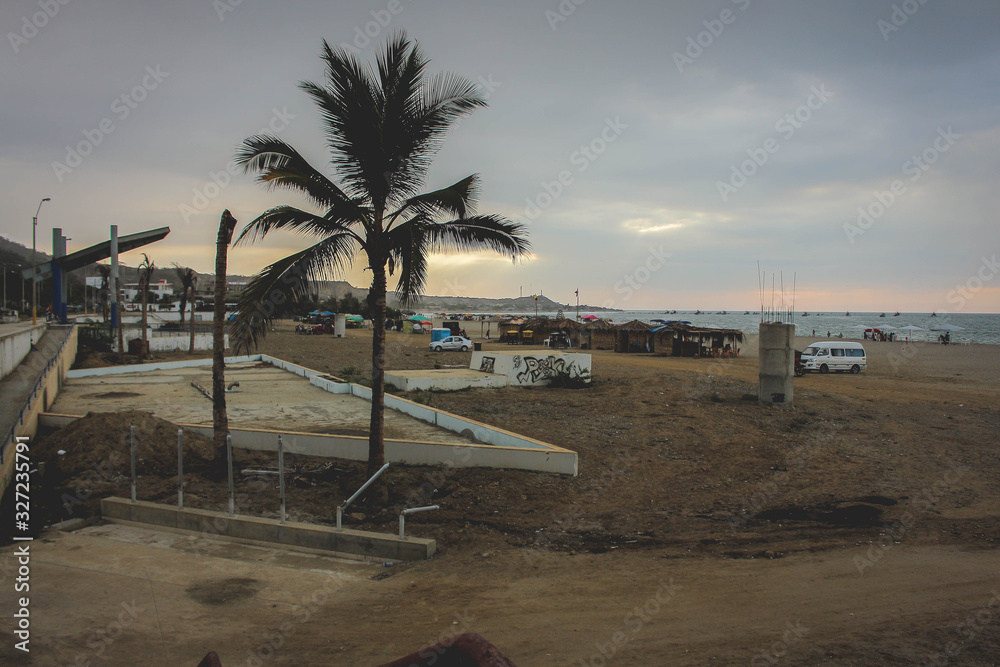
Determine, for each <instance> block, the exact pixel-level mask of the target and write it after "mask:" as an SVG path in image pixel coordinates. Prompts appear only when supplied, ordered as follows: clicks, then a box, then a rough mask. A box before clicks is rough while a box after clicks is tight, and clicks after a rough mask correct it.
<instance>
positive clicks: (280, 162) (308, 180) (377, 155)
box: [231, 33, 530, 503]
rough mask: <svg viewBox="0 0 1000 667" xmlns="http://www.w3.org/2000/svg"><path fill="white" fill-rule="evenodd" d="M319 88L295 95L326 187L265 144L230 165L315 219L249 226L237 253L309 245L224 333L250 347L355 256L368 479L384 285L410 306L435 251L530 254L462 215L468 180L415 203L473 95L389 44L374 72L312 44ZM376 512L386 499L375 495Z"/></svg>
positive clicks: (287, 218)
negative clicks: (364, 290) (361, 267)
mask: <svg viewBox="0 0 1000 667" xmlns="http://www.w3.org/2000/svg"><path fill="white" fill-rule="evenodd" d="M321 57H322V59H323V61H324V63H325V65H326V73H325V74H326V76H325V81H324V82H323V84H318V83H312V82H303V83H301V84H299V87H300V88H301V89H302V90H304V91H305V92H306V93H307V94H308V95H309V96H310V97H311V98H312V100H313V102H315V104H316V106H317V107H318V108H319V110H320V114H321V116H322V119H323V124H324V129H325V132H326V142H327V147H328V149H329V151H330V161H331V163H332V166H333V168H334V170H335V171H336V173H337V175H338V177H339V181H340V182H339V184H336V183H334V182H333V181H331V180H330V179H329V178H327V177H326V176H325V175H324V174H323V173H322V172H320V171H318V170H317V169H315V168H314V167H312V166H311V165H310V164H309V163H308V162H307V161H306V160H305V158H303V157H302V155H300V154H299V153H298V152H297V151H296V150H295V149H294V148H292V147H291V146H289V145H288V144H286V143H285V142H284V141H281V140H280V139H278V138H277V137H274V136H270V135H255V136H252V137H249V138H248V139H246V140H245V141H244V142H243V146H242V147H241V148H240V150H239V151H238V153H237V156H236V161H237V163H238V164H240V165H242V166H243V167H244V169H245V170H246V171H247V172H248V173H251V172H253V173H256V174H257V175H258V180H259V181H260V182H261V183H264V184H265V185H267V186H269V187H270V188H279V187H282V188H288V189H290V190H296V191H298V192H300V193H302V194H304V195H306V197H307V198H308V199H309V200H310V202H311V203H312V204H314V205H315V206H316V207H317V208H319V209H321V212H319V213H313V212H310V211H304V210H301V209H299V208H295V207H293V206H277V207H275V208H272V209H270V210H267V211H265V212H264V213H262V214H261V215H260V216H259V217H257V218H256V219H255V220H253V221H252V222H250V223H249V224H248V225H247V226H246V227H245V228H244V229H243V231H242V233H241V234H240V236H239V238H238V239H237V241H236V243H237V244H239V243H242V242H253V241H256V240H258V239H261V238H263V237H264V236H266V235H267V234H268V233H270V232H272V231H274V230H278V229H282V230H288V231H293V232H297V233H299V234H302V235H305V236H308V237H311V238H312V239H313V240H314V244H313V245H311V246H309V247H308V248H306V249H304V250H301V251H299V252H296V253H294V254H292V255H289V256H288V257H285V258H284V259H281V260H278V261H277V262H275V263H273V264H271V265H270V266H267V267H265V268H264V269H263V270H262V271H261V272H260V273H259V274H258V275H257V276H255V277H254V278H253V279H252V280H251V281H250V283H249V284H248V285H247V287H246V289H245V290H244V291H243V295H242V298H241V300H240V307H239V310H240V312H239V314H238V316H237V319H236V322H235V323H234V326H233V327H232V329H231V331H232V333H233V335H234V338H235V339H236V344H237V345H238V346H240V347H241V349H250V348H251V347H254V346H256V345H257V344H258V343H259V342H260V341H261V340H262V339H263V337H264V335H265V334H266V331H267V324H268V322H269V321H270V319H271V317H272V314H273V313H274V309H275V306H276V305H280V304H281V303H283V302H284V301H285V300H286V299H287V298H291V299H300V298H303V297H306V296H307V295H308V294H309V284H310V281H314V280H323V279H328V278H330V277H333V276H335V275H337V274H339V273H342V272H343V271H344V270H345V269H346V268H347V267H348V266H349V265H350V264H351V263H352V262H353V261H354V258H355V257H356V256H360V257H361V259H362V261H364V262H365V267H366V270H370V271H371V272H372V279H371V288H370V289H369V292H368V303H369V306H370V310H371V318H372V324H373V327H372V329H373V335H372V356H371V359H372V408H371V425H370V431H369V447H368V473H369V475H371V474H373V473H374V472H376V471H377V470H378V469H379V468H380V467H382V465H383V464H384V461H385V451H384V439H383V438H384V412H385V387H384V384H383V380H384V375H385V311H386V291H387V280H388V277H390V276H393V275H394V274H395V273H396V272H397V271H398V272H399V278H398V284H397V287H396V291H397V294H398V295H399V297H400V301H401V302H402V303H403V304H410V303H412V302H413V300H414V299H415V298H416V297H417V296H419V294H420V293H421V291H422V290H423V287H424V284H425V281H426V278H427V262H428V255H429V254H430V253H431V252H433V251H435V250H455V251H478V250H489V251H493V252H497V253H500V254H502V255H506V256H508V257H510V258H512V259H514V260H516V259H518V258H520V257H524V256H525V255H526V254H527V252H528V250H529V247H530V246H529V243H528V241H527V240H526V238H525V229H524V227H523V225H521V224H519V223H515V222H512V221H509V220H507V219H505V218H502V217H500V216H497V215H475V214H474V213H473V210H474V205H475V198H476V191H477V185H478V177H477V176H476V175H472V176H467V177H466V178H463V179H462V180H460V181H458V182H457V183H454V184H453V185H449V186H447V187H445V188H442V189H440V190H434V191H431V192H426V193H423V194H418V193H419V191H420V190H421V189H422V188H423V185H424V179H425V178H426V175H427V170H428V168H429V167H430V164H431V162H432V159H433V156H434V154H435V153H436V151H437V149H438V148H439V147H440V145H441V143H442V141H443V139H444V137H445V134H446V133H447V131H448V129H449V127H450V126H451V125H452V124H453V123H454V122H455V121H456V120H457V119H459V118H460V117H461V116H463V115H465V114H468V113H471V112H472V111H474V110H475V109H476V108H477V107H482V106H486V101H485V99H484V98H483V97H482V96H481V94H480V93H479V91H478V90H477V88H476V86H475V85H474V84H473V83H471V82H470V81H468V80H466V79H464V78H462V77H459V76H456V75H453V74H439V75H436V76H433V77H427V76H426V75H425V72H424V70H425V68H426V67H427V63H428V61H427V60H426V59H425V58H424V56H423V54H422V53H421V51H420V48H419V46H418V45H417V44H415V43H412V42H411V41H410V40H409V39H407V37H406V35H405V34H404V33H399V34H397V35H395V36H393V37H392V38H391V39H390V40H389V43H388V44H387V45H386V47H385V50H384V52H382V53H380V54H379V55H378V57H377V68H372V67H371V66H370V65H366V64H363V63H361V62H359V61H358V60H357V59H356V58H355V57H354V56H353V55H352V54H350V53H348V52H346V51H344V50H342V49H333V48H331V47H330V45H329V44H327V43H326V42H325V41H324V42H323V53H322V56H321ZM378 492H379V494H380V496H381V498H380V500H381V501H382V502H383V503H384V502H386V501H387V499H388V489H387V487H386V486H385V485H384V484H380V485H379V490H378Z"/></svg>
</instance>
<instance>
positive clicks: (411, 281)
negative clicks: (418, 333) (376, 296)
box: [388, 220, 428, 307]
mask: <svg viewBox="0 0 1000 667" xmlns="http://www.w3.org/2000/svg"><path fill="white" fill-rule="evenodd" d="M426 227H427V225H426V223H424V222H423V221H422V220H411V221H409V223H408V224H406V225H404V226H401V227H397V228H396V229H394V230H392V231H391V232H390V233H389V238H388V241H389V243H390V244H391V248H390V251H389V257H390V259H391V260H393V263H394V264H395V265H396V266H398V267H399V269H400V274H399V281H398V283H397V285H396V295H397V297H398V298H399V302H400V304H401V305H402V306H403V307H407V306H410V305H412V304H413V302H414V301H415V300H416V298H417V297H418V296H420V295H421V294H422V293H423V291H424V285H425V284H426V282H427V244H428V237H427V234H426Z"/></svg>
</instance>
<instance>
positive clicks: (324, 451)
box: [39, 397, 577, 476]
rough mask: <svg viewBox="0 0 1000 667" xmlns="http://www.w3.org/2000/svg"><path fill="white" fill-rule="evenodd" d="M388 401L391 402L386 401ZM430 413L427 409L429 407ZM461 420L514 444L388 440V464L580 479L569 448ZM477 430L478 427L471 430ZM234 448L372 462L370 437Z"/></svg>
mask: <svg viewBox="0 0 1000 667" xmlns="http://www.w3.org/2000/svg"><path fill="white" fill-rule="evenodd" d="M387 398H388V397H387ZM421 407H422V406H421ZM428 409H429V408H428ZM451 417H452V418H453V419H455V420H460V422H456V423H454V424H452V425H453V426H461V425H465V426H470V428H468V429H467V430H469V431H473V432H472V435H475V434H476V433H477V432H478V433H479V435H484V436H488V435H492V436H493V437H494V438H496V439H506V440H507V441H509V442H510V443H511V444H509V445H506V446H503V445H493V444H472V443H469V444H467V445H459V444H453V443H447V442H424V441H410V440H393V439H388V438H387V439H386V440H385V460H386V461H389V462H391V463H402V464H408V465H427V466H436V465H443V466H447V467H455V468H506V469H510V470H528V471H532V472H546V473H554V474H557V475H573V476H575V475H576V474H577V454H576V452H574V451H570V450H568V449H562V448H561V447H556V446H554V445H549V444H546V443H544V442H539V441H537V440H532V439H531V438H526V437H524V436H519V435H516V434H514V433H507V432H506V431H501V430H499V429H492V431H493V433H492V434H491V433H489V432H488V431H489V430H490V429H491V428H492V427H489V426H485V425H482V424H476V422H472V421H471V420H464V419H462V418H461V417H454V416H451ZM77 419H80V416H79V415H60V414H54V413H46V414H44V415H42V416H41V418H40V422H39V423H41V424H42V425H43V426H45V427H46V428H62V427H63V426H66V425H68V424H71V423H72V422H74V421H75V420H77ZM178 426H180V427H181V428H183V429H184V430H185V431H191V432H192V433H197V434H198V435H203V436H205V437H207V438H211V437H212V427H211V426H205V425H201V424H178ZM473 426H478V427H481V429H480V428H476V429H475V430H473V428H471V427H473ZM229 432H230V433H231V434H232V436H233V447H237V448H239V449H249V450H254V451H262V452H277V451H278V436H281V444H282V447H283V448H284V450H285V451H286V452H288V453H289V454H301V455H304V456H319V457H323V458H335V459H344V460H347V461H367V460H368V438H366V437H361V436H351V435H326V434H323V433H299V432H296V431H275V430H270V429H252V428H231V429H230V431H229ZM476 439H479V438H478V437H477V438H476Z"/></svg>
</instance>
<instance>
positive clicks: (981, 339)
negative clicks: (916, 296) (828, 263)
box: [521, 310, 1000, 345]
mask: <svg viewBox="0 0 1000 667" xmlns="http://www.w3.org/2000/svg"><path fill="white" fill-rule="evenodd" d="M564 314H565V315H566V316H567V317H569V318H574V317H575V316H576V312H575V311H564ZM879 314H880V313H855V312H851V314H850V315H849V316H848V315H845V314H844V313H842V312H841V313H829V312H823V313H810V314H809V315H808V316H805V317H803V316H802V313H801V312H799V313H796V314H795V315H794V317H792V319H791V324H794V325H795V333H796V335H798V336H807V337H812V332H813V331H815V332H816V336H815V337H816V338H817V339H825V338H827V337H828V334H827V332H829V337H831V338H838V337H839V336H840V334H843V335H844V338H856V339H859V340H860V339H861V338H862V336H863V331H864V329H863V328H861V326H860V325H865V326H868V327H875V328H879V329H881V328H883V327H885V326H887V325H888V326H892V327H896V328H895V329H884V330H885V331H886V332H895V333H896V335H897V337H899V338H904V337H905V336H907V335H909V337H910V340H914V341H925V340H930V341H936V340H937V337H938V335H940V334H939V333H938V332H933V331H930V330H929V329H930V327H932V326H935V325H940V324H944V323H946V322H947V323H949V324H953V325H955V326H959V327H964V331H952V332H951V340H952V342H953V343H986V344H989V345H1000V314H996V313H938V316H937V317H931V314H930V313H900V314H899V317H893V314H892V313H886V314H885V317H879ZM521 315H525V316H534V312H531V313H521ZM539 315H548V316H549V317H555V315H556V313H542V312H539ZM580 315H581V316H583V315H595V316H597V317H600V318H602V319H610V320H611V321H612V322H613V323H614V324H624V323H625V322H631V321H632V320H640V321H642V322H649V321H650V320H651V319H662V320H687V321H689V322H691V324H693V325H695V326H703V327H717V328H721V329H738V330H740V331H743V332H744V333H750V334H755V333H757V331H758V326H759V325H760V314H759V313H758V314H756V315H754V314H753V311H751V312H750V314H749V315H745V314H744V313H743V311H742V310H740V311H732V310H731V311H727V313H726V314H725V315H722V314H720V313H718V312H715V311H713V312H702V313H701V314H700V315H695V314H694V311H693V310H683V311H682V310H678V311H677V313H676V314H671V315H667V314H665V313H664V311H662V310H627V311H615V312H600V311H593V312H590V311H585V310H581V311H580ZM910 325H913V326H918V327H923V328H924V331H912V332H907V331H903V330H902V329H901V327H905V326H910Z"/></svg>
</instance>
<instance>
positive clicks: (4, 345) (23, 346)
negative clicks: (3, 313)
mask: <svg viewBox="0 0 1000 667" xmlns="http://www.w3.org/2000/svg"><path fill="white" fill-rule="evenodd" d="M45 327H46V325H45V324H39V325H38V326H34V327H30V326H29V327H27V328H24V327H19V328H18V329H17V330H14V331H9V332H8V331H4V332H3V333H0V378H5V377H7V376H8V375H9V374H10V373H11V371H13V370H14V369H15V368H17V365H18V364H19V363H21V362H22V361H24V358H25V357H26V356H28V353H29V352H31V346H32V345H34V344H35V343H37V342H38V340H39V339H40V338H41V337H42V335H43V334H44V333H45Z"/></svg>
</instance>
